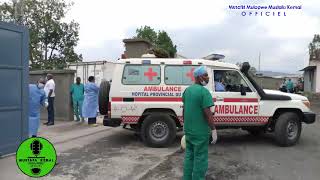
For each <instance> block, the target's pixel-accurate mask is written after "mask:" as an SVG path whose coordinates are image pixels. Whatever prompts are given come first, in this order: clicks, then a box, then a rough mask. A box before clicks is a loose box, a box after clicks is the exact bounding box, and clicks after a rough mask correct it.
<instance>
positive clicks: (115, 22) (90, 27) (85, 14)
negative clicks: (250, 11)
mask: <svg viewBox="0 0 320 180" xmlns="http://www.w3.org/2000/svg"><path fill="white" fill-rule="evenodd" d="M74 3H75V4H74V6H73V7H72V9H71V11H70V12H69V13H68V15H67V19H68V20H71V19H74V20H75V21H77V22H78V23H79V24H80V42H79V45H78V47H77V48H76V49H77V52H79V53H81V54H82V55H83V57H84V61H97V60H116V59H118V58H119V57H120V55H121V54H122V53H123V51H124V46H123V43H122V39H124V38H130V37H132V36H134V35H135V30H136V28H137V27H140V26H144V25H149V26H151V27H152V28H154V29H155V30H165V31H167V32H168V34H169V35H170V36H171V38H172V40H173V42H174V43H175V44H176V45H177V46H178V53H179V54H181V55H184V56H186V57H189V58H199V57H203V56H206V55H208V54H209V53H222V54H224V55H225V56H226V59H225V61H226V62H232V63H236V62H243V61H249V62H250V63H251V64H252V65H253V66H256V67H257V66H258V57H259V51H261V54H262V55H261V70H273V71H279V72H297V71H298V70H300V69H302V68H303V67H304V66H305V65H307V59H308V44H309V42H310V41H311V40H312V38H313V35H314V34H315V33H318V34H319V33H320V10H319V7H320V0H161V1H160V0H112V1H111V0H106V1H104V0H90V1H89V0H74ZM258 4H265V5H287V4H288V5H302V10H286V13H287V16H286V17H242V16H241V14H240V13H241V10H237V11H231V10H229V9H228V6H229V5H258Z"/></svg>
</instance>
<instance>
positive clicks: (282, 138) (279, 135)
mask: <svg viewBox="0 0 320 180" xmlns="http://www.w3.org/2000/svg"><path fill="white" fill-rule="evenodd" d="M300 134H301V121H300V119H299V116H298V114H296V113H294V112H285V113H282V114H281V115H280V116H279V118H278V119H277V121H276V126H275V139H276V141H277V143H278V144H279V145H280V146H285V147H286V146H292V145H294V144H296V143H297V142H298V140H299V138H300Z"/></svg>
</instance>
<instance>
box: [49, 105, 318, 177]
mask: <svg viewBox="0 0 320 180" xmlns="http://www.w3.org/2000/svg"><path fill="white" fill-rule="evenodd" d="M312 109H313V111H314V112H316V113H317V114H318V115H317V121H316V123H314V124H311V125H306V124H304V125H303V130H302V134H301V138H300V141H299V142H298V144H297V145H295V146H293V147H279V146H277V145H276V144H275V142H274V140H273V134H265V135H262V136H258V137H255V136H252V135H250V134H248V133H247V132H246V131H241V130H219V131H218V135H219V140H218V143H217V144H216V145H212V146H210V147H209V169H208V175H209V176H210V177H211V178H212V179H215V180H251V179H256V180H318V179H319V177H320V153H319V152H320V141H319V139H320V131H319V129H320V102H319V101H316V102H312ZM108 131H109V133H108V134H106V135H103V137H101V138H99V139H98V140H97V141H94V142H90V143H88V145H85V146H82V147H75V148H72V149H70V148H68V150H66V151H64V152H62V153H60V155H59V164H58V165H57V166H56V168H55V169H54V170H53V172H52V173H51V174H50V176H48V177H46V179H90V180H91V179H101V178H102V179H110V180H117V179H118V180H131V179H141V180H178V179H181V178H182V173H183V170H182V166H183V158H184V153H179V152H177V151H178V149H179V141H180V138H181V136H182V135H181V134H179V135H178V137H177V139H176V141H175V143H174V145H172V146H171V147H169V148H160V149H155V148H148V147H145V146H144V144H143V143H142V142H141V141H139V138H137V137H136V136H134V135H133V132H130V131H126V130H123V129H121V128H112V129H110V130H108ZM82 141H83V140H82ZM73 143H75V144H77V142H73ZM68 146H69V145H68Z"/></svg>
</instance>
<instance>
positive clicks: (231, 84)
mask: <svg viewBox="0 0 320 180" xmlns="http://www.w3.org/2000/svg"><path fill="white" fill-rule="evenodd" d="M241 85H242V86H244V88H245V89H246V92H252V91H251V89H250V88H249V86H248V84H247V83H246V81H245V80H244V79H243V78H242V76H241V74H240V73H239V72H238V71H234V70H214V88H215V91H216V92H240V91H241Z"/></svg>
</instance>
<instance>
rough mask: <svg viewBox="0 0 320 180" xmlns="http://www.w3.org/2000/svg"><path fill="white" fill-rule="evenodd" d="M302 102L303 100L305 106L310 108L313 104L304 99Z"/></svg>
mask: <svg viewBox="0 0 320 180" xmlns="http://www.w3.org/2000/svg"><path fill="white" fill-rule="evenodd" d="M302 102H303V104H304V105H305V106H307V107H308V108H309V109H310V107H311V104H310V102H309V101H302Z"/></svg>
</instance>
